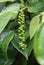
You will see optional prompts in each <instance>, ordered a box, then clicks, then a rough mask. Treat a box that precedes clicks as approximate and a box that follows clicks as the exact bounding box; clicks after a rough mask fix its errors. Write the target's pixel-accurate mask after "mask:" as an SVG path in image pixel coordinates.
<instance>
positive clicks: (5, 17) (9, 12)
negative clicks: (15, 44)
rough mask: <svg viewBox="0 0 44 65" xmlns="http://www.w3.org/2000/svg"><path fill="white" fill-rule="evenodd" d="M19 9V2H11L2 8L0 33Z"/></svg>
mask: <svg viewBox="0 0 44 65" xmlns="http://www.w3.org/2000/svg"><path fill="white" fill-rule="evenodd" d="M18 11H19V4H17V3H16V4H12V5H10V6H9V7H7V8H6V9H4V10H3V11H2V12H1V13H0V33H1V32H2V31H3V29H4V28H5V27H6V25H7V24H8V22H9V20H10V19H11V18H12V17H13V15H14V17H16V15H17V14H18Z"/></svg>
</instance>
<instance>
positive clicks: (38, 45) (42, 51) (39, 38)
mask: <svg viewBox="0 0 44 65" xmlns="http://www.w3.org/2000/svg"><path fill="white" fill-rule="evenodd" d="M34 54H35V57H36V59H37V61H38V62H39V64H41V65H44V23H43V24H42V26H41V27H40V28H39V30H38V32H37V33H36V34H35V37H34Z"/></svg>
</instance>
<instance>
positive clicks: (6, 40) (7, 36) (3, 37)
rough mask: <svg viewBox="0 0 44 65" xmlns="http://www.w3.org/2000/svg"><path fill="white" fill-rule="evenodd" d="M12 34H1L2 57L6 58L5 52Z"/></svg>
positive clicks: (0, 47) (10, 32)
mask: <svg viewBox="0 0 44 65" xmlns="http://www.w3.org/2000/svg"><path fill="white" fill-rule="evenodd" d="M13 36H14V32H12V31H8V32H3V33H2V34H1V35H0V49H1V51H2V52H3V56H4V57H5V58H7V50H8V46H9V43H10V41H11V40H12V39H13Z"/></svg>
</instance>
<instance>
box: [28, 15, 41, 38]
mask: <svg viewBox="0 0 44 65" xmlns="http://www.w3.org/2000/svg"><path fill="white" fill-rule="evenodd" d="M39 23H40V17H39V15H37V16H35V17H33V18H32V20H31V22H30V28H29V33H30V39H31V38H32V37H33V36H34V35H35V33H36V31H37V30H38V28H39Z"/></svg>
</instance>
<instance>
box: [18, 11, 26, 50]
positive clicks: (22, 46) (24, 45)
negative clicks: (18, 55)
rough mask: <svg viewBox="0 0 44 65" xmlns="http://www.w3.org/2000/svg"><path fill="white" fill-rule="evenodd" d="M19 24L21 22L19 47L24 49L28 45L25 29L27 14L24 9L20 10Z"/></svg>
mask: <svg viewBox="0 0 44 65" xmlns="http://www.w3.org/2000/svg"><path fill="white" fill-rule="evenodd" d="M18 24H19V27H18V37H19V39H20V43H19V47H20V48H21V49H23V50H24V48H25V47H26V44H24V43H25V31H24V29H25V15H24V12H23V11H20V12H19V16H18Z"/></svg>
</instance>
